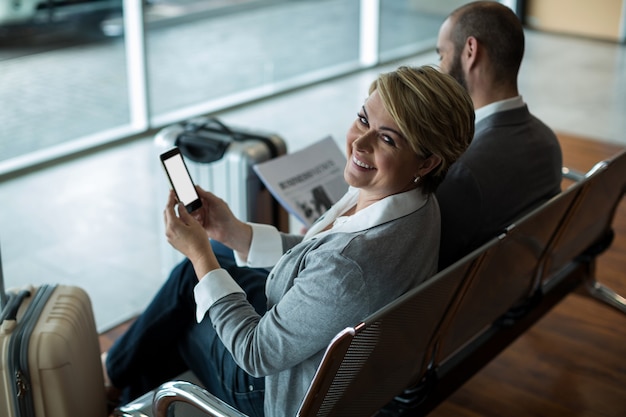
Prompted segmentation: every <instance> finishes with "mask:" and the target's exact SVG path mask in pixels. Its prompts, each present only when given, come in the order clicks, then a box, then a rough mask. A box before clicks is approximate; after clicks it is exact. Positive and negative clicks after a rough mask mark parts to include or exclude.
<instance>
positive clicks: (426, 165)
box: [417, 155, 441, 177]
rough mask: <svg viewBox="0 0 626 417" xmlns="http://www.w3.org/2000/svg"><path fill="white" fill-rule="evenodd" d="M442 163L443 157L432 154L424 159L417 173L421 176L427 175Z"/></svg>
mask: <svg viewBox="0 0 626 417" xmlns="http://www.w3.org/2000/svg"><path fill="white" fill-rule="evenodd" d="M440 164H441V157H440V156H437V155H430V156H429V157H428V158H426V159H424V162H422V165H421V166H420V168H419V169H418V170H417V175H418V176H420V177H423V176H425V175H426V174H428V173H429V172H430V171H432V170H433V169H435V168H437V167H438V166H439V165H440Z"/></svg>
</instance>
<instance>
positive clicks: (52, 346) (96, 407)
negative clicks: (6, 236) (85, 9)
mask: <svg viewBox="0 0 626 417" xmlns="http://www.w3.org/2000/svg"><path fill="white" fill-rule="evenodd" d="M0 294H1V295H2V297H1V307H2V310H1V312H0V322H1V325H0V416H3V417H70V416H72V417H78V416H81V417H104V416H106V415H107V410H106V400H105V395H104V381H103V375H102V367H101V364H100V346H99V342H98V334H97V330H96V325H95V320H94V316H93V310H92V305H91V300H90V299H89V296H88V295H87V293H86V292H85V291H84V290H82V289H81V288H79V287H75V286H66V285H42V286H40V287H38V288H34V287H33V288H25V289H20V290H18V291H9V292H8V293H7V294H5V292H4V285H3V279H2V262H1V259H0Z"/></svg>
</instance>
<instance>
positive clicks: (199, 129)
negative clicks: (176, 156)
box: [175, 117, 278, 163]
mask: <svg viewBox="0 0 626 417" xmlns="http://www.w3.org/2000/svg"><path fill="white" fill-rule="evenodd" d="M183 128H184V130H183V131H182V132H181V133H180V134H179V135H178V137H177V138H176V142H175V145H176V146H178V147H179V148H180V150H181V152H182V153H183V155H185V156H186V157H188V158H189V159H191V160H192V161H195V162H201V163H209V162H215V161H218V160H220V159H222V157H223V156H224V153H225V152H226V149H228V147H229V146H230V144H231V143H232V142H242V141H246V140H259V141H262V142H263V143H265V144H266V145H267V147H268V148H269V151H270V155H271V157H272V158H275V157H277V156H278V149H277V148H276V145H275V144H274V142H272V140H271V139H270V138H269V137H267V136H263V135H255V134H254V133H248V132H241V131H234V130H232V129H231V128H229V127H228V126H226V125H225V124H224V123H222V122H221V121H220V120H219V119H217V118H215V117H211V118H207V119H202V121H200V119H196V120H195V121H194V120H190V121H187V122H183Z"/></svg>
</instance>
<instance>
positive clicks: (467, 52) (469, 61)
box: [461, 36, 480, 71]
mask: <svg viewBox="0 0 626 417" xmlns="http://www.w3.org/2000/svg"><path fill="white" fill-rule="evenodd" d="M479 47H480V45H479V44H478V39H476V38H475V37H473V36H469V37H468V38H467V39H466V40H465V45H464V46H463V54H462V55H461V59H462V60H463V67H464V68H465V69H466V71H469V70H470V69H472V67H473V66H474V65H475V64H476V63H477V62H478V53H479Z"/></svg>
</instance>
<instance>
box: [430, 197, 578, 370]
mask: <svg viewBox="0 0 626 417" xmlns="http://www.w3.org/2000/svg"><path fill="white" fill-rule="evenodd" d="M581 188H582V187H580V186H572V187H570V188H568V189H567V190H565V191H563V192H562V193H560V194H558V195H557V196H555V197H553V198H552V199H550V200H549V201H547V202H546V203H544V204H542V205H541V206H539V207H537V208H535V209H534V210H532V211H531V212H530V213H528V214H526V215H524V216H523V217H522V218H520V219H519V220H517V221H516V222H515V223H513V224H512V225H510V226H509V227H508V228H507V229H506V231H505V233H504V234H502V235H501V236H500V237H499V242H498V244H496V245H494V246H493V247H491V248H490V250H489V251H488V252H486V253H485V257H484V259H483V261H482V262H481V264H480V266H479V268H478V269H477V271H475V274H474V275H473V277H472V279H471V281H468V283H467V284H468V285H467V288H466V290H465V291H464V292H463V294H462V295H461V298H460V299H459V300H458V302H457V304H456V307H455V308H454V309H451V310H450V311H449V312H448V315H447V317H446V319H445V322H444V324H443V325H442V327H441V330H440V331H441V334H440V336H439V338H440V341H439V343H438V351H437V354H436V359H435V360H436V363H437V364H441V363H443V362H445V361H446V359H447V358H450V357H451V356H452V355H453V354H454V353H455V352H456V351H457V350H458V349H461V348H462V347H463V346H464V345H465V344H467V343H469V342H471V341H472V340H473V338H474V337H476V336H478V335H479V334H480V333H481V332H482V331H483V330H486V329H487V328H489V327H490V326H491V325H492V324H493V323H494V322H495V321H496V320H497V319H498V318H500V317H501V316H503V315H504V314H505V313H507V312H508V311H509V310H511V308H512V307H520V308H521V307H523V305H524V303H525V302H526V301H528V300H530V298H531V296H532V295H533V294H534V293H535V290H536V289H537V288H538V279H537V276H538V272H539V271H540V265H541V263H542V261H543V259H544V256H546V253H547V252H546V251H547V248H548V247H549V244H550V242H551V241H552V239H553V237H554V236H555V234H556V231H557V229H558V228H559V226H560V224H561V222H562V220H563V219H564V218H565V216H566V214H567V213H568V211H569V210H570V209H571V207H572V206H573V204H574V203H575V201H576V200H577V197H578V196H579V194H580V191H581Z"/></svg>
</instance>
